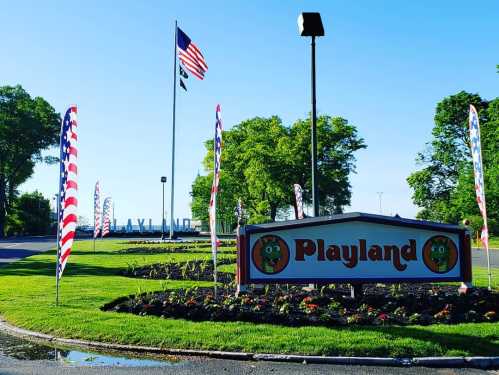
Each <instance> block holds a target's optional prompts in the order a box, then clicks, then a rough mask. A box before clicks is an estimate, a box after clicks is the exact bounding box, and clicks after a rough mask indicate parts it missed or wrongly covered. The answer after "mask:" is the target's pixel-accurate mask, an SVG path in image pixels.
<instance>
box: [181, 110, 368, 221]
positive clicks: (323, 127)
mask: <svg viewBox="0 0 499 375" xmlns="http://www.w3.org/2000/svg"><path fill="white" fill-rule="evenodd" d="M310 133H311V130H310V120H309V119H308V120H298V121H296V122H295V123H294V124H293V125H292V126H290V127H286V126H284V125H283V123H282V121H281V119H280V118H279V117H277V116H272V117H269V118H263V117H255V118H252V119H249V120H246V121H243V122H241V123H239V124H237V125H235V126H234V127H233V128H232V129H230V130H228V131H224V132H223V151H222V161H221V180H220V194H219V195H218V198H217V199H218V204H217V207H218V208H217V212H218V216H219V217H220V218H221V219H222V220H227V221H230V222H233V221H234V208H235V206H236V204H237V200H238V199H239V198H241V199H242V201H243V204H244V205H245V207H246V211H247V213H248V214H249V222H253V223H257V222H266V221H274V220H276V218H277V217H278V216H279V215H280V214H284V213H285V212H287V211H289V209H290V207H293V206H294V205H295V198H294V192H293V184H295V183H297V184H300V185H301V186H302V187H303V190H304V196H303V198H304V202H305V203H310V202H311V181H310V180H311V164H310V163H311V161H310V148H311V140H310V138H311V134H310ZM317 134H318V136H317V139H318V172H319V173H318V174H319V198H320V206H321V214H331V213H339V212H342V209H343V207H344V206H345V205H348V204H349V203H350V198H351V186H350V182H349V174H350V173H351V172H355V156H354V153H355V151H357V150H360V149H363V148H365V147H366V145H365V143H364V140H363V139H362V138H360V137H359V136H358V134H357V129H356V127H355V126H353V125H349V124H348V121H347V120H345V119H343V118H340V117H336V118H333V117H331V116H327V115H322V116H319V117H318V119H317ZM205 146H206V149H207V153H206V156H205V159H204V163H203V164H204V167H205V170H206V172H208V173H207V175H199V176H197V177H196V179H195V181H194V182H193V185H192V193H191V195H192V207H191V208H192V213H193V217H195V218H197V219H202V220H206V219H207V218H208V204H209V199H210V191H211V184H212V180H213V172H212V170H213V140H208V141H207V142H205Z"/></svg>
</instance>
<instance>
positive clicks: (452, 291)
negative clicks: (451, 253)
mask: <svg viewBox="0 0 499 375" xmlns="http://www.w3.org/2000/svg"><path fill="white" fill-rule="evenodd" d="M363 291H364V294H363V295H362V296H360V297H357V298H355V299H354V298H351V297H350V295H349V289H348V288H346V287H345V286H337V287H334V286H332V285H331V286H323V287H321V288H319V289H316V290H313V291H305V290H303V288H301V287H299V286H292V287H289V288H286V287H283V286H275V285H272V286H271V285H269V286H267V287H266V288H264V289H262V290H260V291H259V292H258V293H256V292H254V293H253V294H242V295H240V296H237V297H236V296H235V290H234V289H233V288H232V287H224V288H222V287H221V288H219V294H218V298H215V297H214V295H213V289H212V288H192V289H187V290H184V289H178V290H166V291H162V292H156V293H148V294H143V295H139V296H130V297H123V298H120V299H118V300H116V301H114V302H111V303H110V304H107V305H105V306H104V307H103V308H102V309H103V310H108V311H117V312H126V313H132V314H138V315H153V316H159V317H162V318H167V317H170V318H182V319H190V320H194V321H206V320H211V321H245V322H254V323H271V324H278V325H288V326H307V325H321V326H345V325H374V326H382V325H408V324H419V325H428V324H437V323H440V324H455V323H464V322H494V321H496V320H497V318H498V317H497V314H496V312H497V311H496V310H497V308H498V306H499V293H497V292H490V291H488V290H487V289H485V288H476V289H473V291H472V292H471V293H469V294H468V295H465V296H461V295H458V293H457V287H456V286H435V285H431V284H397V285H392V286H379V285H378V286H376V285H364V287H363Z"/></svg>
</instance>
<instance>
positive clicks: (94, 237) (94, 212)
mask: <svg viewBox="0 0 499 375" xmlns="http://www.w3.org/2000/svg"><path fill="white" fill-rule="evenodd" d="M99 194H100V192H99ZM93 198H94V233H93V235H92V237H93V238H94V254H95V224H96V222H95V214H96V212H95V188H94V197H93ZM99 204H100V198H99Z"/></svg>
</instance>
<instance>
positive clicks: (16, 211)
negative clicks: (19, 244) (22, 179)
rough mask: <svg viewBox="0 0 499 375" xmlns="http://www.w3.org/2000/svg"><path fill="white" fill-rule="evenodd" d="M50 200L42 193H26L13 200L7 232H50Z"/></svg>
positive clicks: (26, 233)
mask: <svg viewBox="0 0 499 375" xmlns="http://www.w3.org/2000/svg"><path fill="white" fill-rule="evenodd" d="M50 215H51V209H50V201H49V200H48V199H45V198H44V197H43V195H42V194H41V193H39V192H38V191H35V192H33V193H24V194H22V195H21V196H19V197H15V198H14V200H13V202H11V207H10V210H9V214H8V215H7V221H6V225H5V234H6V235H7V236H14V235H44V234H50V232H51V230H52V229H54V230H55V228H52V224H51V223H52V221H53V220H52V219H51V216H50ZM54 225H55V224H54Z"/></svg>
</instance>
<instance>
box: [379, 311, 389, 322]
mask: <svg viewBox="0 0 499 375" xmlns="http://www.w3.org/2000/svg"><path fill="white" fill-rule="evenodd" d="M378 319H379V320H381V321H382V322H384V321H387V320H388V315H387V314H385V313H381V314H379V315H378Z"/></svg>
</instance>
